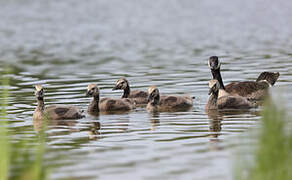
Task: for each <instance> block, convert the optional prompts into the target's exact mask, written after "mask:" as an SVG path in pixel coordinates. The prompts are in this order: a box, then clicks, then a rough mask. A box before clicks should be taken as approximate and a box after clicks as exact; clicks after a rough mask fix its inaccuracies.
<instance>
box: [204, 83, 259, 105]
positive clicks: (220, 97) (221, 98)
mask: <svg viewBox="0 0 292 180" xmlns="http://www.w3.org/2000/svg"><path fill="white" fill-rule="evenodd" d="M209 88H210V89H209V95H211V96H210V97H209V100H208V103H207V105H206V110H216V109H225V110H227V109H250V108H253V107H256V105H255V104H253V103H252V102H250V101H248V100H247V98H245V97H242V96H233V95H231V94H229V93H228V92H226V91H225V90H224V89H223V88H222V87H221V86H220V83H219V81H218V80H216V79H212V80H210V81H209Z"/></svg>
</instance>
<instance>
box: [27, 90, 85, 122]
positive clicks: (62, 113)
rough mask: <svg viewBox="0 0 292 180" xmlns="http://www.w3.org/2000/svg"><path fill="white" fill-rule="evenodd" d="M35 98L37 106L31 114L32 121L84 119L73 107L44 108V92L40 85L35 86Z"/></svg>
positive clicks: (54, 106) (51, 106)
mask: <svg viewBox="0 0 292 180" xmlns="http://www.w3.org/2000/svg"><path fill="white" fill-rule="evenodd" d="M35 96H36V98H37V102H38V105H37V107H36V109H35V111H34V113H33V119H34V120H43V119H46V118H47V119H51V120H60V119H80V118H83V117H85V116H84V115H83V114H82V113H83V111H81V110H80V109H79V108H77V107H76V106H73V105H50V106H45V103H44V96H45V91H44V88H43V87H42V85H36V86H35Z"/></svg>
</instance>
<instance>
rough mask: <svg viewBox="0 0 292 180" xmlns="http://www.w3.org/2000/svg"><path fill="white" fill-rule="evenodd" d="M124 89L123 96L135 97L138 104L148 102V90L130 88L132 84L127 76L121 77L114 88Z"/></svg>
mask: <svg viewBox="0 0 292 180" xmlns="http://www.w3.org/2000/svg"><path fill="white" fill-rule="evenodd" d="M118 89H121V90H124V94H123V95H122V98H131V99H133V100H134V101H135V102H136V104H137V105H143V104H145V105H146V104H147V98H148V93H147V92H146V91H141V90H134V91H131V90H130V84H129V82H128V80H127V79H125V78H120V79H119V80H118V81H117V83H116V85H115V87H114V88H113V89H112V90H113V91H114V90H118Z"/></svg>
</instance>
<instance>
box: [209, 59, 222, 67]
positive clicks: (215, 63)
mask: <svg viewBox="0 0 292 180" xmlns="http://www.w3.org/2000/svg"><path fill="white" fill-rule="evenodd" d="M208 66H209V68H210V69H211V70H217V69H219V68H220V66H221V63H220V61H219V59H218V57H217V56H211V57H210V58H209V61H208Z"/></svg>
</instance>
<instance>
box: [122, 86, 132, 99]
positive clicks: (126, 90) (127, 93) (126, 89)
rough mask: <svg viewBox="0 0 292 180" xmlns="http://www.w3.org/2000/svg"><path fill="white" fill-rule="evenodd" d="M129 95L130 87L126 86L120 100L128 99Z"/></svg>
mask: <svg viewBox="0 0 292 180" xmlns="http://www.w3.org/2000/svg"><path fill="white" fill-rule="evenodd" d="M129 95H130V86H129V85H127V87H126V88H125V89H124V94H123V96H122V98H128V97H129Z"/></svg>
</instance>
